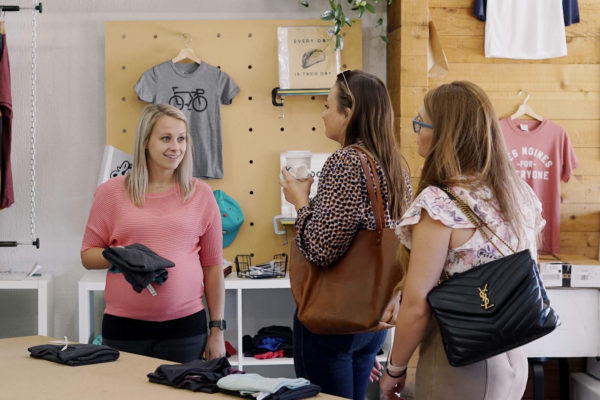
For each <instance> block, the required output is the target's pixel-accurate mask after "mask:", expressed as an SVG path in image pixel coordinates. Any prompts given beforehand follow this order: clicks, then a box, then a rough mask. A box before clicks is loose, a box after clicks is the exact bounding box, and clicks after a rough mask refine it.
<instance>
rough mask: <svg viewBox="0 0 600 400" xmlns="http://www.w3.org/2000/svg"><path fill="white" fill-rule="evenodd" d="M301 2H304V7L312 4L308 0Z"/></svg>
mask: <svg viewBox="0 0 600 400" xmlns="http://www.w3.org/2000/svg"><path fill="white" fill-rule="evenodd" d="M300 4H302V5H303V6H304V7H308V6H310V3H309V2H308V1H306V0H303V1H301V2H300Z"/></svg>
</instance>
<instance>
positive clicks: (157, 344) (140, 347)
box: [102, 333, 207, 363]
mask: <svg viewBox="0 0 600 400" xmlns="http://www.w3.org/2000/svg"><path fill="white" fill-rule="evenodd" d="M206 338H207V335H206V334H205V333H203V334H201V335H197V336H191V337H183V338H176V339H150V340H114V339H107V338H102V344H105V345H107V346H110V347H113V348H115V349H117V350H120V351H126V352H128V353H135V354H141V355H143V356H148V357H154V358H160V359H163V360H169V361H175V362H179V363H185V362H188V361H193V360H200V359H202V353H203V352H204V346H205V345H206Z"/></svg>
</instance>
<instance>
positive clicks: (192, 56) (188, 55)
mask: <svg viewBox="0 0 600 400" xmlns="http://www.w3.org/2000/svg"><path fill="white" fill-rule="evenodd" d="M182 36H183V38H184V39H187V40H186V42H185V47H184V48H182V49H181V50H180V51H179V53H178V54H177V55H176V56H175V57H173V59H172V60H171V61H172V62H173V63H178V62H181V61H184V60H190V61H193V62H195V63H196V64H202V59H201V58H200V57H198V55H196V53H195V52H194V49H192V48H191V47H190V43H191V42H192V35H190V34H189V33H184V34H183V35H182Z"/></svg>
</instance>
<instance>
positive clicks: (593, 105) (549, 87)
mask: <svg viewBox="0 0 600 400" xmlns="http://www.w3.org/2000/svg"><path fill="white" fill-rule="evenodd" d="M472 7H473V0H429V1H418V0H397V1H395V2H393V3H392V5H390V6H389V9H388V29H389V37H390V40H391V44H390V46H389V48H388V86H389V87H390V94H391V96H392V101H393V102H394V105H395V108H396V110H395V111H396V116H397V118H396V120H397V129H398V134H399V135H400V137H401V143H402V146H403V151H404V154H405V156H406V158H407V160H408V161H409V164H410V166H411V171H412V175H413V178H414V179H418V174H419V173H418V171H419V167H420V165H422V159H421V158H420V157H419V156H418V155H417V154H416V147H415V146H416V138H415V137H414V134H413V133H412V129H411V125H410V120H411V119H412V117H413V116H414V115H415V113H416V112H417V110H418V108H419V107H420V105H421V104H422V103H421V101H422V94H423V93H424V92H425V91H426V90H427V89H429V88H432V87H435V86H437V85H439V84H441V83H444V82H450V81H453V80H463V79H466V80H471V81H473V82H475V83H477V84H478V85H479V86H481V87H482V88H483V89H484V90H485V91H486V92H487V93H488V95H489V96H490V98H491V99H492V102H493V103H494V106H495V108H496V112H497V113H498V116H499V117H500V118H502V117H504V116H507V115H510V114H512V113H513V112H514V111H515V110H516V108H517V107H518V105H519V104H520V103H521V101H522V98H519V97H518V96H517V93H518V92H519V90H521V89H523V90H527V91H528V92H529V93H530V94H531V98H530V100H529V103H528V104H530V105H531V106H532V107H533V109H534V110H536V112H537V113H538V114H541V115H542V116H544V117H545V118H548V119H551V120H553V121H554V122H556V123H558V124H559V125H561V126H563V127H565V128H566V130H567V132H568V133H569V137H570V139H571V142H572V145H573V147H574V149H575V153H576V155H577V158H578V160H579V163H580V166H579V168H577V169H576V170H574V175H573V177H572V178H571V180H570V181H569V182H568V183H562V186H561V200H562V206H561V236H560V240H561V253H566V254H578V255H583V256H586V257H590V258H595V259H597V258H598V254H599V248H598V245H599V238H600V2H599V1H598V0H579V8H580V15H581V22H580V23H578V24H574V25H571V26H569V27H567V29H566V31H567V45H568V55H567V56H566V57H561V58H554V59H549V60H535V61H524V60H511V59H498V58H485V56H484V26H485V25H484V22H481V21H479V20H477V19H476V18H475V17H473V16H472ZM429 17H431V18H432V19H433V21H434V22H435V24H436V27H437V30H438V34H439V35H440V40H441V43H442V47H443V48H444V51H445V53H446V56H447V58H448V63H449V67H450V72H449V73H448V74H447V75H446V76H445V77H443V78H441V79H428V77H427V72H426V69H427V68H426V65H427V58H426V49H427V40H428V32H429V31H428V28H427V22H428V19H429Z"/></svg>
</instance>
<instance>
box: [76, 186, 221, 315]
mask: <svg viewBox="0 0 600 400" xmlns="http://www.w3.org/2000/svg"><path fill="white" fill-rule="evenodd" d="M124 179H125V178H124V177H116V178H112V179H109V180H108V181H107V182H105V183H103V184H102V185H100V186H99V187H98V188H97V189H96V193H95V194H94V203H93V205H92V209H91V211H90V216H89V218H88V222H87V226H86V229H85V233H84V235H83V243H82V246H81V251H85V250H87V249H89V248H91V247H102V248H104V247H108V246H126V245H129V244H132V243H141V244H143V245H145V246H147V247H148V248H150V249H152V250H153V251H154V252H156V253H157V254H159V255H160V256H162V257H165V258H167V259H169V260H171V261H173V262H174V263H175V267H173V268H169V269H168V271H169V277H168V279H167V281H166V282H164V283H163V285H162V286H159V285H158V284H152V285H153V287H154V288H155V289H156V292H157V293H158V294H157V295H156V296H151V295H150V293H149V292H148V290H143V291H142V293H139V294H138V293H136V292H135V291H134V290H133V289H132V287H131V285H130V284H129V283H128V282H127V281H126V280H125V279H124V278H123V274H113V273H110V272H109V273H108V274H107V277H106V289H105V292H104V297H105V301H106V309H105V311H104V312H105V313H108V314H111V315H116V316H120V317H127V318H135V319H141V320H146V321H166V320H171V319H176V318H181V317H185V316H188V315H190V314H193V313H195V312H198V311H200V310H202V309H203V308H204V305H203V303H202V294H203V293H204V288H203V279H204V274H203V271H202V268H201V266H209V265H216V264H221V263H222V260H223V246H222V243H223V233H222V232H223V231H222V228H221V216H220V213H219V208H218V206H217V203H216V201H215V198H214V196H213V194H212V190H211V188H210V186H208V185H207V184H206V183H204V182H201V181H199V180H196V181H195V184H196V187H195V191H194V194H193V195H192V197H191V198H190V199H188V200H187V201H186V202H185V203H182V202H181V200H180V198H179V195H178V188H173V189H171V190H169V191H166V192H162V193H153V194H147V195H146V201H145V204H144V206H143V207H136V206H135V205H134V204H133V203H132V202H131V201H130V200H129V197H128V196H127V194H126V192H125V191H124V186H123V183H124Z"/></svg>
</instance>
